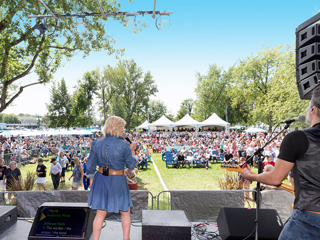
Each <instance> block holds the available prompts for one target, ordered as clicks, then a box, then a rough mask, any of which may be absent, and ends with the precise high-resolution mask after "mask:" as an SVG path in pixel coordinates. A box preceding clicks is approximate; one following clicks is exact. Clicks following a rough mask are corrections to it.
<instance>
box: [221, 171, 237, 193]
mask: <svg viewBox="0 0 320 240" xmlns="http://www.w3.org/2000/svg"><path fill="white" fill-rule="evenodd" d="M218 185H219V188H220V189H221V190H237V189H238V185H239V181H238V174H237V173H232V172H230V173H229V172H226V173H225V174H223V175H221V176H220V177H219V178H218Z"/></svg>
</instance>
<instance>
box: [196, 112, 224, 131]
mask: <svg viewBox="0 0 320 240" xmlns="http://www.w3.org/2000/svg"><path fill="white" fill-rule="evenodd" d="M229 126H230V124H229V123H228V122H226V121H224V120H222V119H221V118H219V117H218V115H217V114H215V113H213V114H212V115H211V116H210V117H209V118H208V119H207V120H204V121H203V122H201V123H200V127H218V128H228V127H229Z"/></svg>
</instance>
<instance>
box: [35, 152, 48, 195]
mask: <svg viewBox="0 0 320 240" xmlns="http://www.w3.org/2000/svg"><path fill="white" fill-rule="evenodd" d="M36 174H37V185H38V189H39V191H41V187H42V188H43V190H44V191H47V189H46V186H45V185H44V184H45V182H46V176H47V167H46V165H44V164H43V159H42V158H38V166H37V169H36Z"/></svg>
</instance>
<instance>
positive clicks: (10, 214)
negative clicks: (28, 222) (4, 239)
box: [0, 206, 17, 234]
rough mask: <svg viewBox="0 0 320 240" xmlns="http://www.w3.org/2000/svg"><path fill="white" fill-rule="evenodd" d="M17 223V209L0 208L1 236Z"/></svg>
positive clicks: (11, 207)
mask: <svg viewBox="0 0 320 240" xmlns="http://www.w3.org/2000/svg"><path fill="white" fill-rule="evenodd" d="M16 222H17V207H13V206H0V234H1V233H3V232H4V231H6V230H7V229H8V228H10V227H11V226H12V225H13V224H15V223H16Z"/></svg>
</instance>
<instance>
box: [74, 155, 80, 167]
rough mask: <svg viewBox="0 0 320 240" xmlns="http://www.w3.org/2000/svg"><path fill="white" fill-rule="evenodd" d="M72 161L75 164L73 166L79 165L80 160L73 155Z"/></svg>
mask: <svg viewBox="0 0 320 240" xmlns="http://www.w3.org/2000/svg"><path fill="white" fill-rule="evenodd" d="M73 161H74V166H75V167H79V165H80V160H79V158H77V157H75V158H74V159H73Z"/></svg>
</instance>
